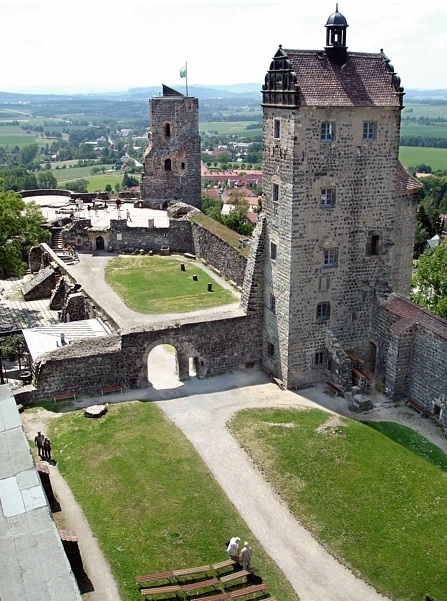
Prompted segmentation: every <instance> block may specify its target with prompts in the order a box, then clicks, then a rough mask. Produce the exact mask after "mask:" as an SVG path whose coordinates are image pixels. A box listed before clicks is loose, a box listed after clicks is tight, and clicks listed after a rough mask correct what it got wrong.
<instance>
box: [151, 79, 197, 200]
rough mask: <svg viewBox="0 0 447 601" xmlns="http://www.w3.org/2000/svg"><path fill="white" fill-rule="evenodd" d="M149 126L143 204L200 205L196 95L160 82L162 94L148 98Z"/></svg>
mask: <svg viewBox="0 0 447 601" xmlns="http://www.w3.org/2000/svg"><path fill="white" fill-rule="evenodd" d="M150 126H151V130H150V132H149V134H148V138H149V140H148V145H147V149H146V151H145V154H144V166H143V174H142V177H141V199H142V201H143V203H144V206H149V207H150V208H154V209H165V208H166V207H168V206H169V205H170V204H173V203H175V202H178V201H181V202H184V203H186V204H189V205H192V206H195V207H200V203H201V194H200V186H201V180H200V160H201V155H200V136H199V103H198V100H197V98H192V97H190V96H184V95H183V94H180V93H179V92H176V91H175V90H172V89H171V88H168V87H167V86H163V95H162V96H160V97H155V98H152V99H151V100H150Z"/></svg>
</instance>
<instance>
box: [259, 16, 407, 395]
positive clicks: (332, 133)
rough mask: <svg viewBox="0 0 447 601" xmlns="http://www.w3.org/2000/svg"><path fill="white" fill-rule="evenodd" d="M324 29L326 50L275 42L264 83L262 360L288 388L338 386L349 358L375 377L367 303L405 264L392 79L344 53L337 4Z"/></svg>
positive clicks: (400, 281) (393, 288) (398, 280)
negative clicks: (328, 381) (326, 382)
mask: <svg viewBox="0 0 447 601" xmlns="http://www.w3.org/2000/svg"><path fill="white" fill-rule="evenodd" d="M325 27H326V46H325V48H324V50H315V51H310V50H286V49H284V48H282V46H279V49H278V51H277V52H276V54H275V56H274V58H273V60H272V62H271V64H270V68H269V70H268V72H267V75H266V77H265V83H264V85H263V87H262V107H263V138H264V156H263V212H264V215H265V249H266V250H265V257H264V259H265V260H264V282H265V285H264V331H263V363H264V365H265V366H266V367H267V368H268V369H269V370H270V371H271V372H272V373H273V374H274V375H275V376H276V377H278V378H281V379H282V380H283V381H284V382H285V383H286V385H287V386H288V387H291V386H295V385H300V384H304V383H306V382H310V381H315V380H319V379H322V378H328V376H331V377H332V379H333V380H335V381H337V380H343V378H345V380H347V379H348V378H349V371H346V369H344V367H343V361H344V359H345V358H346V351H350V352H352V353H355V354H356V355H358V356H360V357H363V358H364V359H365V368H367V367H368V366H369V368H370V369H371V370H372V371H373V370H374V361H375V339H374V335H373V334H372V333H371V330H370V324H371V318H372V315H373V312H374V310H375V307H376V303H377V302H378V301H379V300H381V299H382V298H384V296H385V295H387V294H388V293H390V292H399V293H401V294H404V295H406V294H408V292H409V285H410V277H411V268H412V250H413V240H414V228H415V212H416V211H415V210H416V202H417V200H416V198H417V191H418V188H419V184H418V182H417V180H415V179H413V178H412V177H411V175H409V173H408V172H407V171H406V170H405V169H404V168H403V166H402V165H401V163H400V162H399V158H398V152H399V133H400V112H401V109H402V107H403V105H402V100H403V95H404V91H403V88H402V87H400V78H399V77H398V76H397V74H396V73H395V71H394V68H393V66H392V65H391V63H390V61H389V59H388V58H387V57H386V56H385V54H384V53H383V51H381V52H380V53H377V54H371V53H361V52H348V49H347V46H346V29H347V27H348V24H347V22H346V19H345V17H344V16H343V15H342V14H340V13H339V12H338V6H337V10H336V12H335V13H334V14H332V15H331V16H330V17H329V19H328V21H327V23H326V26H325ZM329 371H330V372H332V374H329V373H328V372H329ZM342 372H343V373H342ZM345 383H346V381H345Z"/></svg>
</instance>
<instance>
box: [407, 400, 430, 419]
mask: <svg viewBox="0 0 447 601" xmlns="http://www.w3.org/2000/svg"><path fill="white" fill-rule="evenodd" d="M405 402H406V404H407V405H408V406H409V407H413V409H415V410H416V411H417V412H418V413H419V414H420V415H421V417H422V416H423V415H425V416H428V415H430V412H429V411H428V409H426V408H425V407H424V406H423V405H421V404H420V403H418V402H417V401H413V399H406V401H405Z"/></svg>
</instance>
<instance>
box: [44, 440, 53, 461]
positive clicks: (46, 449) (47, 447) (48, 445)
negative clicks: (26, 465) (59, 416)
mask: <svg viewBox="0 0 447 601" xmlns="http://www.w3.org/2000/svg"><path fill="white" fill-rule="evenodd" d="M43 458H44V459H51V441H50V439H49V438H45V439H44V441H43Z"/></svg>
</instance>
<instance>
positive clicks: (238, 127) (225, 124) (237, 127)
mask: <svg viewBox="0 0 447 601" xmlns="http://www.w3.org/2000/svg"><path fill="white" fill-rule="evenodd" d="M253 124H254V122H253V121H213V122H207V123H200V124H199V130H200V132H212V133H214V132H217V133H218V134H221V135H225V136H230V135H231V136H243V137H250V138H252V137H255V136H260V135H262V125H261V124H259V128H258V129H247V127H248V126H249V125H253Z"/></svg>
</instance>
